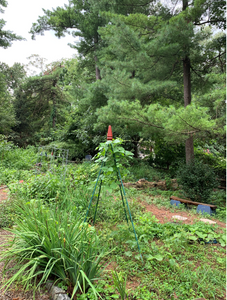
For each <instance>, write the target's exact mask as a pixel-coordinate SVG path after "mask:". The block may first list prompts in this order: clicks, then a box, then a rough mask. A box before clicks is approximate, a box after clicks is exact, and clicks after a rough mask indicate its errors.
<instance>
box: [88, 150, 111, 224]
mask: <svg viewBox="0 0 227 300" xmlns="http://www.w3.org/2000/svg"><path fill="white" fill-rule="evenodd" d="M105 157H106V155H105ZM103 165H104V161H102V165H101V167H100V170H99V174H98V178H97V180H96V183H95V187H94V190H93V193H92V196H91V200H90V202H89V205H88V209H87V212H86V216H85V219H84V222H86V220H87V216H88V213H89V210H90V207H91V203H92V200H93V197H94V194H95V190H96V187H97V184H98V181H99V177H100V175H101V171H102V167H103ZM101 186H102V181H101V184H100V187H99V195H100V192H101ZM98 200H99V197H98ZM97 207H98V202H97V203H96V210H97ZM96 210H95V215H96Z"/></svg>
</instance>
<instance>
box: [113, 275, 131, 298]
mask: <svg viewBox="0 0 227 300" xmlns="http://www.w3.org/2000/svg"><path fill="white" fill-rule="evenodd" d="M112 276H113V282H114V286H115V287H116V289H117V291H118V293H119V294H120V297H121V300H125V299H129V298H128V296H127V293H126V282H127V276H126V277H125V278H123V274H121V273H117V272H116V271H115V272H113V271H112Z"/></svg>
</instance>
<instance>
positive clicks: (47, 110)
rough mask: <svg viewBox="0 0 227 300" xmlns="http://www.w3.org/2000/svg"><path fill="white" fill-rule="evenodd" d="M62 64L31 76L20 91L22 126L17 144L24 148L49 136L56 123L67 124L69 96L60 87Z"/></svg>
mask: <svg viewBox="0 0 227 300" xmlns="http://www.w3.org/2000/svg"><path fill="white" fill-rule="evenodd" d="M61 67H62V65H61V64H57V65H54V66H52V68H49V69H48V70H46V71H45V72H44V74H42V75H40V76H33V77H28V78H27V79H26V81H25V82H24V83H22V84H21V85H20V87H19V88H18V89H17V90H16V93H15V100H14V107H15V111H16V120H17V122H18V125H17V126H16V127H14V131H15V132H17V134H18V140H17V142H18V143H19V144H20V145H21V146H24V145H26V144H29V143H35V142H38V141H39V136H41V135H42V134H43V135H44V136H46V135H49V134H50V132H51V131H52V130H54V129H55V127H56V124H61V122H64V120H65V116H64V112H63V111H64V107H66V106H68V105H69V103H68V101H67V96H66V94H65V93H64V91H63V90H62V88H61V86H60V85H59V78H60V75H61V72H62V68H61Z"/></svg>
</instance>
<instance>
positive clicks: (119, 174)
mask: <svg viewBox="0 0 227 300" xmlns="http://www.w3.org/2000/svg"><path fill="white" fill-rule="evenodd" d="M111 147H112V151H113V145H112V144H111ZM113 153H114V151H113ZM115 164H116V160H115ZM116 168H117V170H118V176H119V178H120V181H121V186H122V190H123V193H124V196H125V201H126V205H127V208H128V212H129V217H130V221H131V223H132V228H133V231H134V235H135V238H136V242H137V247H138V250H139V253H140V257H141V259H142V261H143V257H142V255H141V251H140V246H139V241H138V238H137V234H136V230H135V227H134V224H133V220H132V215H131V211H130V208H129V204H128V200H127V198H126V193H125V189H124V185H123V182H122V179H121V173H120V170H119V168H118V166H117V164H116Z"/></svg>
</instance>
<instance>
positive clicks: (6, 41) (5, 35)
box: [0, 0, 23, 49]
mask: <svg viewBox="0 0 227 300" xmlns="http://www.w3.org/2000/svg"><path fill="white" fill-rule="evenodd" d="M2 6H3V7H7V1H5V0H1V1H0V12H1V13H3V12H4V10H3V9H2ZM5 24H6V21H4V20H3V19H0V35H1V38H0V47H3V48H4V49H6V48H8V47H10V46H11V45H12V41H18V40H19V41H20V40H23V38H22V37H21V36H18V35H16V34H15V33H12V31H10V30H3V27H4V26H5Z"/></svg>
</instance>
